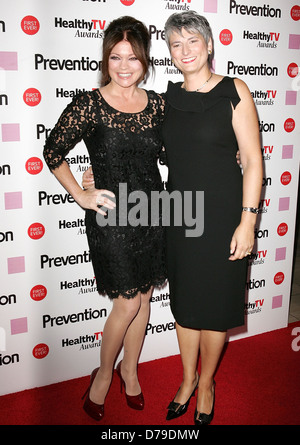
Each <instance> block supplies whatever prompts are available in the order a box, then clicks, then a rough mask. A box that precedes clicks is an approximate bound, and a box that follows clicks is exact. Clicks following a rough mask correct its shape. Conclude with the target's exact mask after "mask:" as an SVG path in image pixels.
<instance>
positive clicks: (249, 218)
mask: <svg viewBox="0 0 300 445" xmlns="http://www.w3.org/2000/svg"><path fill="white" fill-rule="evenodd" d="M234 82H235V86H236V89H237V92H238V94H239V96H240V99H241V101H240V102H239V103H238V105H237V106H236V108H235V110H233V118H232V124H233V129H234V132H235V135H236V138H237V142H238V147H239V151H240V160H241V164H242V167H243V204H242V206H243V207H254V208H258V206H259V201H260V196H261V187H262V178H263V167H262V154H261V143H260V135H259V126H258V116H257V113H256V109H255V106H254V102H253V99H252V96H251V93H250V91H249V89H248V87H247V85H246V84H245V83H244V82H243V81H242V80H240V79H235V80H234ZM241 211H242V209H241ZM256 217H257V215H256V214H254V213H251V212H248V211H246V212H244V211H242V214H241V221H240V224H239V226H238V227H237V228H236V230H235V232H234V234H233V237H232V241H231V244H230V253H231V256H230V257H229V259H230V260H232V261H234V260H236V259H242V258H244V257H245V256H246V255H247V252H251V251H252V248H253V244H254V227H255V223H256Z"/></svg>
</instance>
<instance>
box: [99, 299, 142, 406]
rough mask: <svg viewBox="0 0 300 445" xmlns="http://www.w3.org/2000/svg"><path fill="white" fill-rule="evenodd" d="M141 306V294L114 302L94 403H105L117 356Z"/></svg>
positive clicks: (102, 349)
mask: <svg viewBox="0 0 300 445" xmlns="http://www.w3.org/2000/svg"><path fill="white" fill-rule="evenodd" d="M140 304H141V296H140V294H138V295H137V296H136V297H134V298H131V299H126V298H123V297H121V296H120V297H119V298H117V299H114V300H113V308H112V310H111V313H110V315H109V317H108V319H107V321H106V323H105V327H104V330H103V336H102V344H101V354H100V360H101V367H100V369H99V371H98V373H97V375H96V377H95V379H94V382H93V385H92V387H91V390H90V399H91V400H92V401H93V402H94V403H97V404H103V403H104V399H105V396H106V394H107V392H108V389H109V386H110V383H111V379H112V372H113V366H114V362H115V359H116V356H117V354H118V352H119V351H120V348H121V346H122V343H123V340H124V336H125V334H126V331H127V329H128V326H129V325H130V323H131V322H132V320H133V319H134V317H135V316H136V314H137V312H138V311H139V308H140Z"/></svg>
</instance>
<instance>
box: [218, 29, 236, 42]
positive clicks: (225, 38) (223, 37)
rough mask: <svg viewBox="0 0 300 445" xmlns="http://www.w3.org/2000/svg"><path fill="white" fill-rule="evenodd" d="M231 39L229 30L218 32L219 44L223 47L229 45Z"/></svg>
mask: <svg viewBox="0 0 300 445" xmlns="http://www.w3.org/2000/svg"><path fill="white" fill-rule="evenodd" d="M232 38H233V37H232V32H231V31H230V30H229V29H223V31H221V32H220V42H221V43H223V45H230V43H231V42H232Z"/></svg>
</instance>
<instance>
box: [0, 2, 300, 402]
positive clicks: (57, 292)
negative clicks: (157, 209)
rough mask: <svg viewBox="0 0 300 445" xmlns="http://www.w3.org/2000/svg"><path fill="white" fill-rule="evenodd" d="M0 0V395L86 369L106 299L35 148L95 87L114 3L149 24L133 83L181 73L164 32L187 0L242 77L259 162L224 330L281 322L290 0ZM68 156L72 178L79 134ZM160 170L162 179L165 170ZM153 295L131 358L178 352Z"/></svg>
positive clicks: (291, 216)
mask: <svg viewBox="0 0 300 445" xmlns="http://www.w3.org/2000/svg"><path fill="white" fill-rule="evenodd" d="M241 2H243V3H241ZM0 5H1V9H0V10H1V16H0V37H1V47H0V81H1V86H0V112H1V128H0V140H1V151H0V184H1V192H0V211H1V219H0V249H1V258H0V268H1V282H0V394H6V393H11V392H15V391H20V390H23V389H27V388H32V387H35V386H43V385H46V384H50V383H54V382H58V381H62V380H67V379H71V378H75V377H80V376H84V375H88V374H89V373H90V372H91V370H92V369H93V368H94V367H95V366H97V365H98V360H99V352H100V348H101V331H102V330H103V326H104V323H105V320H106V318H107V316H108V314H109V311H110V307H111V306H110V302H109V300H108V298H105V297H100V296H99V295H98V294H97V292H96V289H95V284H94V275H93V270H92V266H91V263H90V261H89V252H88V246H87V241H86V236H85V227H84V221H83V218H84V212H83V210H82V209H81V208H79V207H78V205H77V204H76V203H74V202H73V200H72V199H71V197H70V196H69V195H68V194H67V193H66V192H65V190H64V189H63V188H62V187H61V186H60V185H59V183H58V182H57V181H56V179H55V178H54V176H53V175H51V173H50V172H49V170H48V168H47V166H46V165H45V163H44V160H43V157H42V150H43V145H44V142H45V138H46V137H47V135H48V134H49V132H50V130H51V128H53V126H54V124H55V123H56V121H57V119H58V117H59V114H60V113H61V112H62V110H63V109H64V108H65V106H66V105H67V104H68V103H69V102H70V101H71V99H72V97H73V96H74V94H76V93H77V92H78V91H79V90H91V89H93V88H97V87H98V86H99V70H98V67H99V60H101V44H102V38H103V30H104V29H105V27H106V26H107V24H108V23H109V22H110V21H111V20H112V19H114V18H116V17H119V16H122V15H131V16H134V17H136V18H138V19H140V20H142V21H143V22H144V23H145V24H146V25H147V26H148V27H149V30H150V32H151V39H152V50H151V56H152V61H153V65H154V67H155V74H154V75H153V76H152V77H151V78H150V79H149V81H148V83H147V84H146V85H142V86H143V87H145V88H148V89H155V90H156V91H158V92H163V91H165V89H166V86H167V82H168V80H172V81H174V82H175V81H179V80H181V75H180V73H178V71H177V70H176V68H175V67H174V66H173V65H172V63H171V59H170V56H169V53H168V50H167V46H166V44H165V41H164V34H163V32H162V30H163V27H164V23H165V21H166V19H167V17H168V16H169V15H170V14H171V13H172V12H174V11H180V10H187V9H193V10H196V11H197V12H199V13H200V14H203V15H205V16H206V17H207V19H208V20H209V22H210V24H211V26H212V29H213V33H214V39H215V61H214V67H215V71H216V72H217V73H219V74H223V75H230V76H236V77H240V78H242V79H243V80H244V81H245V82H246V83H247V84H248V86H249V88H250V91H251V92H252V95H253V99H254V101H255V103H256V105H257V110H258V113H259V121H260V127H261V137H262V144H261V147H262V153H263V157H264V167H265V173H264V182H263V188H262V196H261V203H260V215H259V218H258V222H257V226H256V231H255V233H256V246H255V249H254V250H253V254H252V256H251V258H250V260H249V274H248V281H247V284H246V288H245V326H244V327H243V328H240V329H236V330H232V331H230V332H229V333H228V339H229V340H235V339H239V338H243V337H247V336H251V335H256V334H260V333H263V332H266V331H270V330H275V329H279V328H282V327H285V326H286V325H287V320H288V310H289V297H290V285H291V267H292V257H293V240H294V229H295V214H296V203H297V190H298V173H299V128H300V113H299V101H300V98H299V88H300V81H299V74H298V71H299V46H300V33H299V18H300V8H299V6H297V5H296V3H295V1H294V0H292V1H291V0H285V1H280V0H269V1H268V2H267V4H265V2H264V1H261V0H254V1H251V0H236V1H235V0H64V1H61V0H51V1H50V0H45V1H43V2H41V1H39V0H27V1H23V0H14V1H11V2H7V1H4V0H0ZM68 159H69V162H70V166H71V168H72V171H73V172H74V174H75V176H76V178H77V179H78V180H79V181H81V176H82V172H83V171H84V170H85V169H86V168H87V167H88V166H89V158H88V154H87V151H86V149H85V146H84V144H83V143H80V144H79V145H78V146H77V147H76V148H75V149H74V150H73V151H72V152H71V153H70V154H69V158H68ZM161 172H162V176H163V178H164V179H166V176H167V169H166V168H165V167H163V168H161ZM212 180H213V178H212ZM199 267H201V264H199ZM215 273H216V279H217V273H218V271H216V272H215ZM199 291H201V289H200V290H199ZM152 300H153V301H152V303H151V308H152V309H151V318H150V320H149V324H148V328H147V335H146V339H145V344H144V348H143V351H142V354H141V359H140V360H141V361H148V360H152V359H156V358H160V357H165V356H169V355H173V354H177V353H178V346H177V339H176V334H175V330H174V319H173V317H172V315H171V312H170V308H169V294H168V287H166V288H165V289H163V291H160V290H157V289H156V290H155V291H154V294H153V299H152Z"/></svg>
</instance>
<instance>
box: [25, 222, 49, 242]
mask: <svg viewBox="0 0 300 445" xmlns="http://www.w3.org/2000/svg"><path fill="white" fill-rule="evenodd" d="M27 233H28V236H29V237H30V238H31V239H40V238H42V237H43V236H44V235H45V227H44V226H43V224H41V223H33V224H31V226H29V227H28V230H27Z"/></svg>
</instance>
